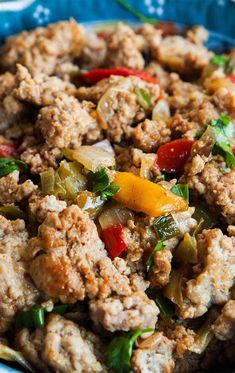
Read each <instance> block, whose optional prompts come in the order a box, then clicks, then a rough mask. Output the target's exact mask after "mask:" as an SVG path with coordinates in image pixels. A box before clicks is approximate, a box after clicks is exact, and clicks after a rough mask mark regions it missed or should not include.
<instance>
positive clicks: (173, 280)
mask: <svg viewBox="0 0 235 373" xmlns="http://www.w3.org/2000/svg"><path fill="white" fill-rule="evenodd" d="M182 285H183V271H182V270H181V269H174V270H173V271H171V277H170V282H168V284H167V285H166V287H165V289H164V296H165V297H166V298H168V299H170V300H171V301H172V302H173V303H175V304H176V305H177V306H178V307H182V305H183V294H182Z"/></svg>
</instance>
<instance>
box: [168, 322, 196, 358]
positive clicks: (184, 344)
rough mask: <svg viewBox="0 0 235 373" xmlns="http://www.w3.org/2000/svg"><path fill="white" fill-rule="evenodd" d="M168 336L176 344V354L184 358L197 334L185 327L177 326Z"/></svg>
mask: <svg viewBox="0 0 235 373" xmlns="http://www.w3.org/2000/svg"><path fill="white" fill-rule="evenodd" d="M167 336H168V338H170V339H172V340H173V341H175V342H176V346H175V350H174V354H175V355H177V356H182V355H184V354H185V352H186V351H188V350H189V347H190V346H192V344H193V343H194V336H195V333H194V331H193V330H192V329H186V328H185V327H184V326H183V325H176V326H175V328H174V329H173V330H172V331H171V332H170V333H169V335H167Z"/></svg>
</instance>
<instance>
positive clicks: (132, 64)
mask: <svg viewBox="0 0 235 373" xmlns="http://www.w3.org/2000/svg"><path fill="white" fill-rule="evenodd" d="M139 49H140V44H139V38H138V36H137V35H136V34H135V32H134V31H133V30H132V28H131V27H129V26H127V25H124V24H123V23H121V22H119V23H118V24H117V26H116V28H115V30H114V31H113V32H112V33H111V35H110V36H109V37H108V39H107V61H106V65H107V66H109V67H119V66H126V67H129V68H131V69H139V70H142V69H143V67H144V58H143V56H142V54H141V53H140V51H139Z"/></svg>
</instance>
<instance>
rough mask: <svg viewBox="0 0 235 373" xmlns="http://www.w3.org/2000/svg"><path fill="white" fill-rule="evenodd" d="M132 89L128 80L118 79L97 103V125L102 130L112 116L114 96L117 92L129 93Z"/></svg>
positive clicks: (130, 81)
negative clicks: (98, 124)
mask: <svg viewBox="0 0 235 373" xmlns="http://www.w3.org/2000/svg"><path fill="white" fill-rule="evenodd" d="M133 89H134V86H133V82H132V80H131V79H130V78H120V80H119V81H118V82H117V83H114V84H112V85H111V86H110V87H109V88H108V89H107V91H105V93H104V94H103V96H102V97H101V99H100V100H99V102H98V105H97V109H96V112H97V114H98V119H99V123H100V125H101V127H102V128H104V129H106V128H107V126H108V123H109V121H110V119H111V118H112V116H113V115H115V113H114V111H113V110H112V106H113V102H116V101H117V98H116V96H117V95H118V94H119V92H130V91H131V90H133Z"/></svg>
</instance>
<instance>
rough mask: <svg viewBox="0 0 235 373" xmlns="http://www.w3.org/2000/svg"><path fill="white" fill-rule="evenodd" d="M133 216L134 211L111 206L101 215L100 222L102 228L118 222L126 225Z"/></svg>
mask: <svg viewBox="0 0 235 373" xmlns="http://www.w3.org/2000/svg"><path fill="white" fill-rule="evenodd" d="M133 216H134V214H133V212H132V211H130V210H128V209H127V208H125V207H110V208H108V209H107V210H105V211H104V212H102V214H101V215H100V216H99V223H100V226H101V228H102V229H106V228H108V227H110V226H112V225H116V224H123V225H125V224H126V222H127V221H128V220H130V219H133Z"/></svg>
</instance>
